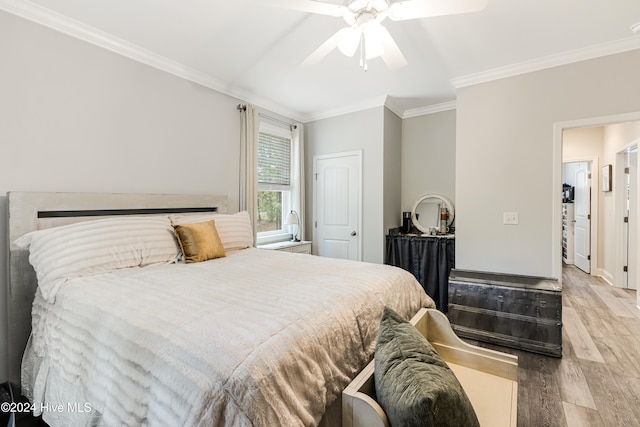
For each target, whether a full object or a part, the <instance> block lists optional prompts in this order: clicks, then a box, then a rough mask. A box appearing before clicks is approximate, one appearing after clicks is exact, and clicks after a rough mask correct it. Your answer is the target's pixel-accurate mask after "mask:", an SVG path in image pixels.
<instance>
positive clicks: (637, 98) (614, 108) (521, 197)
mask: <svg viewBox="0 0 640 427" xmlns="http://www.w3.org/2000/svg"><path fill="white" fill-rule="evenodd" d="M639 69H640V50H636V51H631V52H627V53H621V54H617V55H611V56H607V57H602V58H598V59H592V60H589V61H583V62H579V63H574V64H569V65H565V66H560V67H555V68H551V69H547V70H543V71H538V72H534V73H529V74H525V75H520V76H516V77H510V78H505V79H502V80H497V81H493V82H488V83H483V84H478V85H475V86H469V87H465V88H459V89H458V90H457V118H456V120H457V123H456V133H457V142H456V144H457V146H456V183H455V186H456V187H455V188H456V190H455V191H456V208H457V209H456V213H457V218H456V225H457V226H456V268H460V269H469V270H480V271H495V272H502V273H516V274H525V275H535V276H545V277H550V276H552V275H553V272H554V268H553V264H554V262H556V261H555V260H554V259H553V256H552V253H553V252H552V251H553V250H554V248H555V245H558V247H559V245H560V242H559V241H557V242H556V241H553V240H554V239H553V237H552V235H553V228H554V227H556V226H557V224H555V223H554V221H555V220H554V216H555V215H556V213H555V212H554V209H553V203H554V197H556V198H559V191H560V190H559V189H557V188H555V186H554V185H553V183H552V181H553V179H552V177H553V173H554V170H555V168H556V165H555V164H554V162H555V160H554V142H553V127H554V123H558V122H566V121H572V120H578V119H584V118H592V117H603V116H608V115H616V114H622V113H629V112H635V111H640V84H638V70H639ZM557 161H558V162H560V161H561V160H560V159H558V160H557ZM558 167H559V165H558ZM503 212H519V214H520V224H519V225H517V226H507V225H503V223H502V219H503V218H502V215H503ZM556 253H558V252H556Z"/></svg>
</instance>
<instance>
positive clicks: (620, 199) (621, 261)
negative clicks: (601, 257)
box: [613, 139, 640, 289]
mask: <svg viewBox="0 0 640 427" xmlns="http://www.w3.org/2000/svg"><path fill="white" fill-rule="evenodd" d="M634 147H635V148H637V149H640V139H637V140H634V141H632V142H630V143H629V144H627V145H626V146H625V147H624V148H623V149H621V150H620V151H618V152H617V153H616V157H615V168H614V169H615V176H614V177H613V185H614V186H617V187H614V188H619V189H622V188H624V182H625V178H626V177H625V174H624V168H625V159H624V153H625V152H626V151H628V150H629V149H631V148H634ZM636 168H638V164H636ZM639 175H640V174H639ZM637 189H638V183H637V182H636V191H637ZM625 204H626V196H625V194H624V192H623V191H616V195H615V213H614V215H615V217H614V221H615V224H616V229H615V230H616V231H615V233H616V245H615V246H616V250H615V256H616V262H615V266H616V267H615V268H616V272H615V273H614V275H613V276H614V277H613V279H614V282H613V285H614V286H616V287H620V288H625V289H629V285H628V280H627V273H625V272H624V271H623V267H624V265H625V264H626V263H627V257H628V254H627V249H626V248H624V247H623V245H622V242H626V241H627V238H631V239H632V238H633V236H628V237H625V225H624V220H623V217H624V214H623V213H624V212H626V207H625ZM638 205H640V201H639V200H636V211H637V212H640V210H637V209H638ZM637 238H638V236H636V239H637ZM639 258H640V257H639ZM638 261H639V260H638V259H636V260H635V267H636V272H637V271H638V268H640V265H639V264H638ZM636 286H637V284H636Z"/></svg>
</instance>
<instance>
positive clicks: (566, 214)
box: [562, 203, 576, 264]
mask: <svg viewBox="0 0 640 427" xmlns="http://www.w3.org/2000/svg"><path fill="white" fill-rule="evenodd" d="M575 222H576V221H575V217H574V206H573V203H563V204H562V261H563V262H564V263H565V264H573V263H574V261H575V260H574V256H575V243H574V240H575V236H574V224H575Z"/></svg>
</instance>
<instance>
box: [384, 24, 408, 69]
mask: <svg viewBox="0 0 640 427" xmlns="http://www.w3.org/2000/svg"><path fill="white" fill-rule="evenodd" d="M381 28H382V31H380V32H379V37H380V41H381V42H382V48H383V49H384V52H383V53H382V55H381V57H382V60H383V61H384V63H385V64H387V67H389V69H390V70H391V71H395V70H397V69H399V68H402V67H404V66H405V65H407V60H406V58H405V57H404V55H403V54H402V52H401V51H400V48H399V47H398V45H397V44H396V42H395V40H393V37H391V34H389V31H388V30H387V29H386V28H385V27H383V26H381Z"/></svg>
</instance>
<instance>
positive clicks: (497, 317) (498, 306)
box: [447, 269, 562, 357]
mask: <svg viewBox="0 0 640 427" xmlns="http://www.w3.org/2000/svg"><path fill="white" fill-rule="evenodd" d="M447 315H448V316H449V321H450V322H451V326H452V327H453V330H454V331H455V332H456V334H458V336H461V337H465V338H471V339H475V340H478V341H484V342H489V343H493V344H498V345H503V346H507V347H513V348H517V349H521V350H527V351H532V352H536V353H542V354H547V355H550V356H556V357H561V356H562V288H561V286H560V284H559V283H558V281H557V280H553V279H544V278H539V277H531V276H517V275H510V274H497V273H483V272H477V271H464V270H455V269H454V270H451V274H450V275H449V311H448V313H447Z"/></svg>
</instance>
